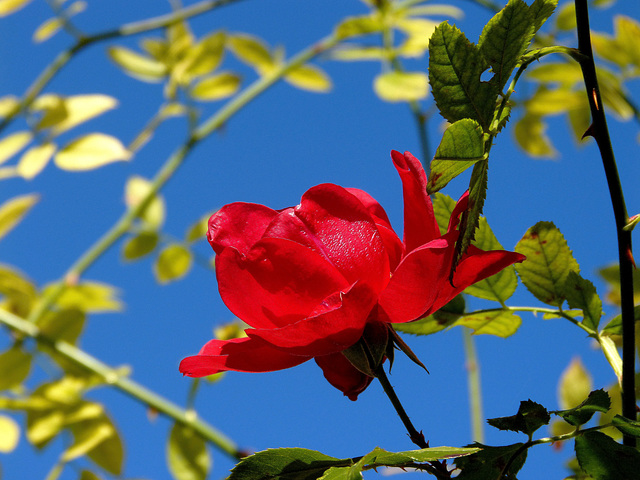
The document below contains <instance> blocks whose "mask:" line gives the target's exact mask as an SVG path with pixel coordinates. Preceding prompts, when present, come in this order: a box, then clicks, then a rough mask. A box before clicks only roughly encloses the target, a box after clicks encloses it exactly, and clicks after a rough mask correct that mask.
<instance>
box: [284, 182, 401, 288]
mask: <svg viewBox="0 0 640 480" xmlns="http://www.w3.org/2000/svg"><path fill="white" fill-rule="evenodd" d="M295 214H296V215H297V216H298V218H299V219H300V220H301V221H302V222H303V223H304V224H305V226H306V227H307V229H308V231H309V235H310V236H311V237H312V238H314V239H316V244H317V245H318V247H319V248H321V249H322V252H323V253H324V255H325V256H326V257H327V258H328V259H329V260H330V261H331V262H332V263H333V264H334V265H335V266H336V267H337V268H338V270H340V272H341V273H342V274H343V275H344V277H345V278H346V279H347V281H348V282H349V283H355V282H357V281H359V282H366V283H368V284H369V285H370V286H371V288H372V289H373V290H374V291H376V292H380V291H381V290H382V289H383V288H384V286H385V285H386V284H387V282H388V281H389V259H388V255H387V252H386V251H385V247H384V242H383V241H382V238H381V237H380V234H379V233H378V228H377V227H376V224H375V222H374V220H373V219H372V217H371V215H370V214H369V212H368V211H367V209H366V208H365V207H364V205H362V203H361V202H360V200H358V199H357V198H356V197H354V196H353V195H352V194H350V193H349V192H348V191H347V190H345V189H344V188H342V187H339V186H337V185H333V184H328V183H326V184H323V185H318V186H316V187H313V188H311V189H309V190H308V191H307V192H306V193H305V194H304V195H303V197H302V200H301V202H300V205H298V206H297V207H295Z"/></svg>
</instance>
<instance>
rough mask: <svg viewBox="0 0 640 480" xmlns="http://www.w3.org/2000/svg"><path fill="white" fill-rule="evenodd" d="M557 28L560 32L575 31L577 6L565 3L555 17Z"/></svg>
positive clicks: (569, 2) (570, 2)
mask: <svg viewBox="0 0 640 480" xmlns="http://www.w3.org/2000/svg"><path fill="white" fill-rule="evenodd" d="M554 18H555V20H556V28H558V29H559V30H565V31H568V30H575V28H576V6H575V4H574V3H573V2H572V1H568V2H564V3H563V4H562V5H561V6H560V9H558V11H557V12H556V14H555V15H554Z"/></svg>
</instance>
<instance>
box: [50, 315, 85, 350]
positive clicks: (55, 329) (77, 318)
mask: <svg viewBox="0 0 640 480" xmlns="http://www.w3.org/2000/svg"><path fill="white" fill-rule="evenodd" d="M85 319H86V316H85V314H84V313H82V311H80V310H72V309H65V310H55V311H51V310H49V311H47V313H45V314H44V315H43V316H42V317H41V319H40V320H39V321H38V326H39V327H40V333H42V334H43V335H44V336H46V337H47V338H50V339H52V340H56V341H57V340H62V341H63V342H67V343H70V344H75V343H76V341H77V340H78V337H79V336H80V334H81V333H82V329H83V328H84V322H85Z"/></svg>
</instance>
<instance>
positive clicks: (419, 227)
mask: <svg viewBox="0 0 640 480" xmlns="http://www.w3.org/2000/svg"><path fill="white" fill-rule="evenodd" d="M391 158H392V159H393V164H394V165H395V167H396V170H398V174H399V175H400V179H401V180H402V191H403V196H404V244H405V250H406V252H410V251H411V250H413V249H415V248H417V247H419V246H420V245H424V244H425V243H428V242H430V241H431V240H434V239H435V238H438V237H439V236H440V230H439V228H438V223H437V222H436V217H435V214H434V213H433V205H432V204H431V199H430V198H429V195H428V194H427V176H426V175H425V173H424V169H423V168H422V164H421V163H420V161H419V160H418V159H417V158H416V157H414V156H413V155H411V154H410V153H409V152H404V155H403V154H401V153H400V152H396V151H395V150H394V151H392V152H391Z"/></svg>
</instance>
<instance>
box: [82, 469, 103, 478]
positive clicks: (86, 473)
mask: <svg viewBox="0 0 640 480" xmlns="http://www.w3.org/2000/svg"><path fill="white" fill-rule="evenodd" d="M80 480H102V479H101V477H99V476H98V475H96V474H95V473H93V472H91V471H89V470H82V472H81V473H80Z"/></svg>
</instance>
